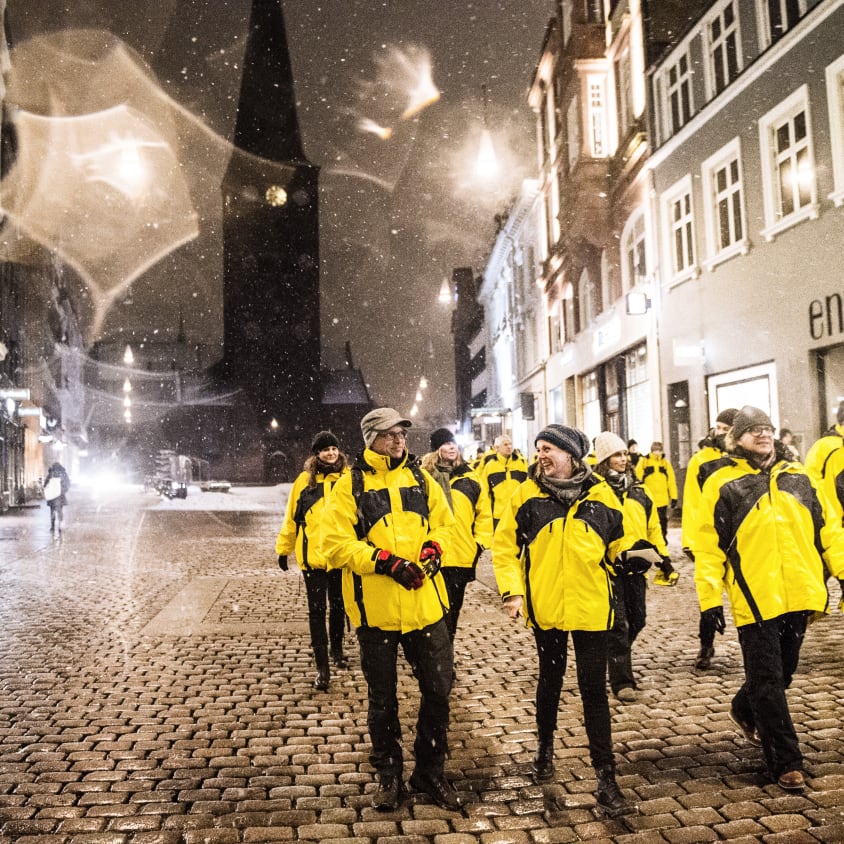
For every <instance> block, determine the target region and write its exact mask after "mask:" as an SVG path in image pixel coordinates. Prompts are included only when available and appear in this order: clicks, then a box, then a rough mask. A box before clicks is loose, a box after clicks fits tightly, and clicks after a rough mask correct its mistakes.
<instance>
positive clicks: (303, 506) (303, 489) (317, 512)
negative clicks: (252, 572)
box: [275, 468, 349, 571]
mask: <svg viewBox="0 0 844 844" xmlns="http://www.w3.org/2000/svg"><path fill="white" fill-rule="evenodd" d="M348 471H349V470H348V469H346V468H344V469H343V472H327V473H322V472H317V474H316V478H315V479H316V485H315V486H313V487H309V486H308V484H309V482H310V477H311V475H310V472H300V473H299V476H298V477H297V478H296V480H295V481H294V482H293V486H292V488H291V490H290V498H288V499H287V510H286V511H285V513H284V520H283V521H282V523H281V530H279V532H278V538H277V539H276V541H275V552H276V554H284V555H285V556H286V555H288V554H291V553H292V552H293V551H294V550H295V552H296V560H297V561H298V563H299V567H300V568H302V569H304V570H305V571H307V570H309V569H324V568H325V567H326V565H325V559H324V557H323V556H322V554H321V553H320V542H319V525H320V520H321V519H322V515H323V511H324V509H325V500H326V498H327V497H328V493H329V492H330V491H331V488H332V487H333V486H334V484H335V483H337V481H338V480H339V478H340V476H341V474H343V473H345V472H348Z"/></svg>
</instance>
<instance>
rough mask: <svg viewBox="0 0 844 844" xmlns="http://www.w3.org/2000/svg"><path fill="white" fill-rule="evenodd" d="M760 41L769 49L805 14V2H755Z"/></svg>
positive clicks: (786, 0) (766, 0)
mask: <svg viewBox="0 0 844 844" xmlns="http://www.w3.org/2000/svg"><path fill="white" fill-rule="evenodd" d="M756 5H757V11H758V19H759V24H760V27H761V29H762V31H761V41H762V45H763V46H764V47H769V46H770V45H771V44H773V43H774V42H775V41H778V40H779V39H780V38H782V36H783V35H784V34H785V33H786V32H788V30H789V29H791V28H792V27H793V26H794V25H795V24H796V23H797V22H798V21H799V20H800V18H801V17H802V16H803V15H804V14H805V13H806V0H756Z"/></svg>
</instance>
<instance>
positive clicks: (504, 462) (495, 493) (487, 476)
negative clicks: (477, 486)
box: [480, 451, 528, 524]
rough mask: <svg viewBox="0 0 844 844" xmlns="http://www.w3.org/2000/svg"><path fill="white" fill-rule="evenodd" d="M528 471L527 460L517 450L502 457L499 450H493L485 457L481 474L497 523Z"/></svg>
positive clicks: (494, 520)
mask: <svg viewBox="0 0 844 844" xmlns="http://www.w3.org/2000/svg"><path fill="white" fill-rule="evenodd" d="M527 472H528V464H527V460H525V458H524V457H522V455H521V454H519V452H517V451H514V452H513V453H512V454H511V455H510V456H509V457H502V456H501V455H500V454H499V453H498V452H497V451H493V453H492V454H488V455H487V456H486V457H485V458H484V460H483V463H482V464H481V468H480V476H481V478H482V479H483V481H484V483H485V484H486V488H487V492H488V493H489V503H490V507H491V508H492V518H493V522H494V523H495V524H498V520H499V519H500V518H501V515H502V513H503V512H504V508H505V507H506V506H507V501H508V500H509V498H510V496H511V495H512V494H513V493H514V492H515V491H516V489H517V488H518V486H519V484H520V483H522V481H524V480H525V479H526V478H527Z"/></svg>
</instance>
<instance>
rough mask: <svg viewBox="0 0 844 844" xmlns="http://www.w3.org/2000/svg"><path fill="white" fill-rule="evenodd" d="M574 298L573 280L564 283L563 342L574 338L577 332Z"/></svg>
mask: <svg viewBox="0 0 844 844" xmlns="http://www.w3.org/2000/svg"><path fill="white" fill-rule="evenodd" d="M574 298H575V297H574V287H572V284H571V282H566V283H565V284H564V285H563V342H568V341H569V340H572V339H573V338H574V336H575V335H576V334H577V324H576V322H575V315H576V309H575V301H574Z"/></svg>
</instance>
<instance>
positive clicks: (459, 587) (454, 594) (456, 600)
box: [440, 566, 475, 642]
mask: <svg viewBox="0 0 844 844" xmlns="http://www.w3.org/2000/svg"><path fill="white" fill-rule="evenodd" d="M440 572H441V573H442V576H443V580H445V590H446V592H447V593H448V603H449V606H450V609H449V611H448V613H447V614H446V617H445V621H446V624H447V625H448V633H449V636H451V641H452V642H453V641H454V637H455V636H456V635H457V622H458V620H459V618H460V610H462V609H463V598H464V596H465V595H466V584H467V583H471V582H472V581H473V580H474V579H475V570H474V568H463V567H461V566H445V567H444V568H442V569H440Z"/></svg>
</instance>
